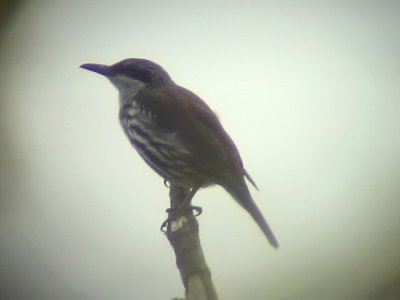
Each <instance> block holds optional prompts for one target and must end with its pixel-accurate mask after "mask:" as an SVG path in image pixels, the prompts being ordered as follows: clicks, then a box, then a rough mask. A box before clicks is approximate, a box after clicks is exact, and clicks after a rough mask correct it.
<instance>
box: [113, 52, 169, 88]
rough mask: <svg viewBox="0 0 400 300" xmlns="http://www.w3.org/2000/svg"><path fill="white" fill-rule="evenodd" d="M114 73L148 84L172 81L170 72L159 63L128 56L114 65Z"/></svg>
mask: <svg viewBox="0 0 400 300" xmlns="http://www.w3.org/2000/svg"><path fill="white" fill-rule="evenodd" d="M110 69H111V71H112V73H114V74H115V75H125V76H128V77H130V78H134V79H137V80H140V81H143V82H144V83H146V84H147V85H158V84H164V83H168V82H172V79H171V77H170V76H169V75H168V73H167V72H166V71H165V70H164V69H163V68H162V67H161V66H160V65H158V64H156V63H154V62H152V61H150V60H147V59H142V58H127V59H124V60H122V61H120V62H118V63H116V64H114V65H112V66H110Z"/></svg>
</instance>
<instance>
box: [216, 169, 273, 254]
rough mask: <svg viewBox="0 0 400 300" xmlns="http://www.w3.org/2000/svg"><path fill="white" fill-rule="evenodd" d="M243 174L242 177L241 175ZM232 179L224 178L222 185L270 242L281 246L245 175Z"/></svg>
mask: <svg viewBox="0 0 400 300" xmlns="http://www.w3.org/2000/svg"><path fill="white" fill-rule="evenodd" d="M240 176H241V177H240ZM240 176H237V178H234V179H230V180H223V182H221V186H223V187H224V188H225V190H226V191H227V192H228V193H229V194H231V196H232V197H233V198H234V199H235V200H236V201H237V202H238V203H239V204H240V206H242V207H243V208H244V209H245V210H246V211H247V212H248V213H249V214H250V216H251V217H252V218H253V219H254V221H255V222H256V223H257V225H258V226H259V227H260V229H261V230H262V232H263V233H264V235H265V237H266V238H267V239H268V241H269V243H270V244H271V245H272V246H273V247H274V248H279V244H278V241H277V240H276V238H275V235H274V233H273V232H272V230H271V228H270V227H269V225H268V223H267V221H266V220H265V218H264V216H263V215H262V213H261V211H260V210H259V209H258V207H257V205H256V204H255V202H254V201H253V198H252V197H251V194H250V191H249V189H248V187H247V185H246V182H245V181H244V178H243V175H240Z"/></svg>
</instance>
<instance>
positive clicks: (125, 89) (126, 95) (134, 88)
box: [109, 75, 146, 104]
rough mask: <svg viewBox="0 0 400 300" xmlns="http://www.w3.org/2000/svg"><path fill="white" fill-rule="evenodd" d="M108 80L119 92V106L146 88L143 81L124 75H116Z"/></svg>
mask: <svg viewBox="0 0 400 300" xmlns="http://www.w3.org/2000/svg"><path fill="white" fill-rule="evenodd" d="M109 79H110V81H111V82H112V84H113V85H114V86H115V87H116V88H117V89H118V91H119V100H120V103H121V104H123V103H126V102H129V101H132V98H134V97H135V96H136V94H137V93H139V92H140V91H141V90H142V89H143V88H145V86H146V85H145V84H144V82H143V81H140V80H137V79H133V78H130V77H128V76H125V75H116V76H114V77H110V78H109Z"/></svg>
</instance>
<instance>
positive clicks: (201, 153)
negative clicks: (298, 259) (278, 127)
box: [80, 58, 279, 248]
mask: <svg viewBox="0 0 400 300" xmlns="http://www.w3.org/2000/svg"><path fill="white" fill-rule="evenodd" d="M80 67H81V68H83V69H86V70H89V71H92V72H95V73H98V74H100V75H103V76H105V77H106V78H108V79H109V80H110V81H111V83H112V84H113V85H114V86H115V87H116V88H117V90H118V92H119V119H120V123H121V125H122V128H123V130H124V131H125V134H126V136H127V137H128V139H129V141H130V143H131V144H132V146H133V147H134V148H135V149H136V150H137V152H138V153H139V155H140V156H141V157H142V158H143V159H144V161H145V162H146V163H147V164H148V165H149V166H150V167H151V168H152V169H153V170H154V171H155V172H156V173H158V174H159V175H160V176H161V177H162V178H163V179H164V182H169V183H170V184H171V185H175V186H178V187H182V188H185V189H186V190H189V191H190V193H189V194H190V195H191V197H193V196H194V195H195V194H196V192H197V191H198V190H199V189H200V188H204V187H208V186H212V185H219V186H222V187H223V188H224V189H225V190H226V191H227V192H228V193H229V194H230V195H231V196H232V198H233V199H234V200H236V202H237V203H238V204H239V205H240V206H241V207H242V208H244V209H245V210H246V211H247V212H248V213H249V214H250V216H251V217H252V218H253V219H254V221H255V222H256V223H257V224H258V226H259V228H260V229H261V231H262V232H263V234H264V235H265V237H266V238H267V240H268V241H269V243H270V244H271V245H272V246H273V247H275V248H278V247H279V245H278V242H277V239H276V238H275V235H274V233H273V232H272V230H271V228H270V226H269V225H268V223H267V221H266V220H265V218H264V217H263V214H262V213H261V211H260V210H259V208H258V207H257V205H256V203H255V202H254V200H253V198H252V196H251V194H250V191H249V188H248V186H247V184H246V180H245V179H247V180H248V181H249V183H250V184H252V185H253V186H254V187H255V188H256V189H258V188H257V185H256V184H255V182H254V180H253V179H252V178H251V176H250V175H249V173H248V172H247V171H246V170H245V168H244V166H243V162H242V159H241V157H240V154H239V151H238V149H237V147H236V145H235V144H234V142H233V140H232V139H231V137H230V136H229V135H228V133H227V132H226V131H225V129H224V128H223V126H222V124H221V122H220V120H219V119H218V117H217V115H216V114H215V113H214V112H213V111H212V110H211V108H210V107H209V106H208V105H207V104H206V102H204V101H203V100H202V99H201V98H200V97H199V96H197V95H196V94H195V93H193V92H191V91H190V90H188V89H186V88H184V87H181V86H180V85H178V84H176V83H175V82H174V81H173V80H172V78H171V77H170V75H169V74H168V73H167V71H166V70H165V69H164V68H163V67H161V66H160V65H159V64H157V63H155V62H153V61H151V60H148V59H144V58H127V59H124V60H122V61H120V62H117V63H115V64H112V65H104V64H94V63H85V64H82V65H81V66H80ZM190 200H191V199H190Z"/></svg>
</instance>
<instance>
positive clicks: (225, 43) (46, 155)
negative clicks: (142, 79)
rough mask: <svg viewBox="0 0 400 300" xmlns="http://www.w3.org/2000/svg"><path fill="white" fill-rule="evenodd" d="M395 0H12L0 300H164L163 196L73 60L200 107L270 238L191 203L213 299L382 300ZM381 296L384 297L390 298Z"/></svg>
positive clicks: (395, 280)
mask: <svg viewBox="0 0 400 300" xmlns="http://www.w3.org/2000/svg"><path fill="white" fill-rule="evenodd" d="M399 9H400V5H399V2H398V1H280V2H279V3H277V2H275V1H221V2H218V1H175V0H170V1H45V0H42V1H29V2H27V3H23V4H22V5H20V6H19V7H18V10H16V13H15V14H14V15H13V16H12V17H11V18H10V19H9V21H8V23H6V24H5V27H3V28H2V36H1V49H0V51H1V52H0V63H1V68H0V82H1V90H0V95H1V103H0V105H1V107H0V109H1V110H0V125H1V127H0V130H1V132H0V134H1V135H0V142H1V156H0V162H1V168H0V176H1V181H0V196H1V202H0V287H1V289H0V298H1V299H3V300H19V299H21V300H22V299H24V300H25V299H29V300H31V299H38V300H39V299H40V300H47V299H48V300H54V299H57V300H64V299H65V300H67V299H68V300H70V299H96V300H106V299H107V300H109V299H113V300H127V299H170V298H172V297H174V296H179V295H182V293H183V288H182V285H181V282H180V278H179V274H178V271H177V269H176V267H175V258H174V255H173V252H172V249H171V248H170V246H169V244H168V241H167V240H166V238H165V237H164V236H163V234H162V233H160V231H159V226H160V224H161V222H162V221H163V220H164V219H165V217H166V215H165V213H164V210H165V209H166V208H167V207H168V204H169V202H168V190H167V189H166V188H165V187H164V186H163V183H162V179H161V178H159V177H158V176H157V175H156V174H154V173H153V171H151V170H150V168H149V167H148V166H147V165H145V163H144V162H143V161H142V160H141V158H140V157H139V155H138V154H137V153H136V152H135V151H134V150H133V149H132V148H131V146H130V144H129V142H128V141H127V139H126V138H125V136H124V135H123V132H122V130H121V129H120V126H119V123H118V120H117V113H118V105H117V91H116V90H115V89H114V88H113V87H112V86H111V84H110V83H109V82H108V81H107V80H105V79H104V78H101V77H100V76H98V75H95V74H93V73H89V72H87V71H84V70H81V69H79V68H78V67H79V65H80V64H82V63H87V62H93V63H105V64H112V63H114V62H117V61H119V60H121V59H124V58H127V57H144V58H148V59H151V60H154V61H156V62H158V63H159V64H161V65H162V66H164V67H165V68H166V70H167V71H168V72H169V73H170V75H171V76H172V78H173V79H174V80H175V81H176V82H177V83H178V84H180V85H183V86H185V87H187V88H189V89H191V90H192V91H194V92H195V93H197V94H198V95H199V96H201V97H202V98H203V99H205V100H206V101H207V102H208V103H209V105H210V106H211V107H212V108H213V109H214V110H215V111H216V112H217V114H218V115H219V117H220V119H221V121H222V123H223V124H224V126H225V128H226V129H227V130H228V132H229V133H230V134H231V136H232V138H233V139H234V140H235V142H236V144H237V146H238V148H239V150H240V151H241V155H242V158H243V160H244V162H245V166H246V168H247V169H248V171H249V172H250V174H251V175H252V176H253V178H254V179H255V181H256V182H257V184H258V186H259V187H260V192H257V191H254V190H253V195H254V198H255V200H256V202H257V204H258V205H259V206H260V208H261V209H262V211H263V212H264V214H265V216H266V218H267V219H268V220H269V222H270V224H271V226H272V228H273V230H274V231H275V233H276V236H277V238H278V240H279V242H280V244H281V248H280V249H279V250H278V251H275V250H274V249H272V248H271V247H270V246H269V245H268V243H267V242H266V241H265V239H264V237H263V236H262V234H261V232H260V231H259V229H258V228H257V226H256V225H255V224H254V223H253V221H252V220H251V219H250V218H249V217H248V216H247V214H246V213H245V212H244V211H242V210H241V209H240V208H239V207H238V206H237V205H236V204H235V203H234V202H233V200H232V199H230V197H229V196H228V194H227V193H226V192H224V191H223V190H222V189H221V188H219V187H213V188H209V189H205V190H202V191H201V192H199V193H198V194H197V195H196V198H195V200H194V203H195V204H196V205H201V206H202V207H203V209H204V213H203V215H202V216H201V217H199V222H200V229H201V239H202V244H203V249H204V251H205V255H206V259H207V262H208V264H209V266H210V268H211V270H212V274H213V278H214V281H215V285H216V287H217V290H218V293H219V295H220V298H221V299H230V300H238V299H261V300H263V299H277V300H312V299H399V298H398V297H400V292H399V290H398V286H400V220H399V211H400V210H399V209H400V205H399V198H400V197H399V196H400V185H399V175H400V169H399V164H400V139H399V133H400V130H399V129H400V121H399V112H400V102H399V98H400V97H399V96H400V80H399V79H400V72H399V67H400V63H399V62H400V60H399V53H400V49H399V48H400V47H399V46H400V44H399V42H400V39H399V28H400V10H399ZM396 287H397V289H396Z"/></svg>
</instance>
